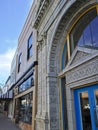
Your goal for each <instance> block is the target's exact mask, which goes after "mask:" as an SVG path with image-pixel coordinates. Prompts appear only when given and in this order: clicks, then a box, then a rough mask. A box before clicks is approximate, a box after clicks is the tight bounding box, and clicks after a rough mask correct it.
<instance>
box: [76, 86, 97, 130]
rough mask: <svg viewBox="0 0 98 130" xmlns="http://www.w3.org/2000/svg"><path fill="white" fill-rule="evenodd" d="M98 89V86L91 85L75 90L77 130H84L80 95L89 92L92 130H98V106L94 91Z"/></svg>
mask: <svg viewBox="0 0 98 130" xmlns="http://www.w3.org/2000/svg"><path fill="white" fill-rule="evenodd" d="M96 89H98V85H97V84H96V85H91V86H87V87H83V88H78V89H75V90H74V103H75V114H76V129H77V130H83V128H82V115H81V107H80V98H79V93H81V92H88V98H89V104H90V114H91V122H92V130H98V128H96V126H95V119H94V107H95V106H96V102H95V95H94V90H96Z"/></svg>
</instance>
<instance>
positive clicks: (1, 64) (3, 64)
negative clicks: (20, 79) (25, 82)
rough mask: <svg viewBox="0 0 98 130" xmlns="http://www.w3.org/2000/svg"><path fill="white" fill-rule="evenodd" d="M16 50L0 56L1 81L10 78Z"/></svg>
mask: <svg viewBox="0 0 98 130" xmlns="http://www.w3.org/2000/svg"><path fill="white" fill-rule="evenodd" d="M15 50H16V48H10V49H9V50H8V51H7V52H6V53H4V54H1V55H0V80H5V81H6V78H7V77H8V76H9V74H10V66H11V62H12V59H13V56H14V54H15ZM0 82H2V81H0Z"/></svg>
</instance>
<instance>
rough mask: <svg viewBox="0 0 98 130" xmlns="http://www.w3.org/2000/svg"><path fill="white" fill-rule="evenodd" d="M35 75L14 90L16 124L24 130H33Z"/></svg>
mask: <svg viewBox="0 0 98 130" xmlns="http://www.w3.org/2000/svg"><path fill="white" fill-rule="evenodd" d="M33 91H34V74H32V75H31V76H29V77H28V78H27V79H26V80H25V81H23V82H22V83H21V84H19V85H18V87H16V88H15V89H14V95H15V98H14V101H15V110H14V118H15V122H16V123H18V124H19V127H20V128H21V129H22V130H26V129H27V130H32V115H33Z"/></svg>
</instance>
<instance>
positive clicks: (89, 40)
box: [83, 25, 93, 47]
mask: <svg viewBox="0 0 98 130" xmlns="http://www.w3.org/2000/svg"><path fill="white" fill-rule="evenodd" d="M83 37H84V46H85V47H88V46H92V45H93V43H92V35H91V29H90V25H88V26H87V27H86V29H85V30H84V33H83Z"/></svg>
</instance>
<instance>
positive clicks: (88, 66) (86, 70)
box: [66, 58, 98, 84]
mask: <svg viewBox="0 0 98 130" xmlns="http://www.w3.org/2000/svg"><path fill="white" fill-rule="evenodd" d="M96 74H98V58H96V59H94V60H91V61H89V62H87V63H85V64H83V65H81V66H78V67H77V68H74V69H72V70H69V71H68V73H67V74H66V82H67V84H69V83H72V82H75V81H78V80H81V79H85V78H87V77H90V76H93V75H96Z"/></svg>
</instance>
